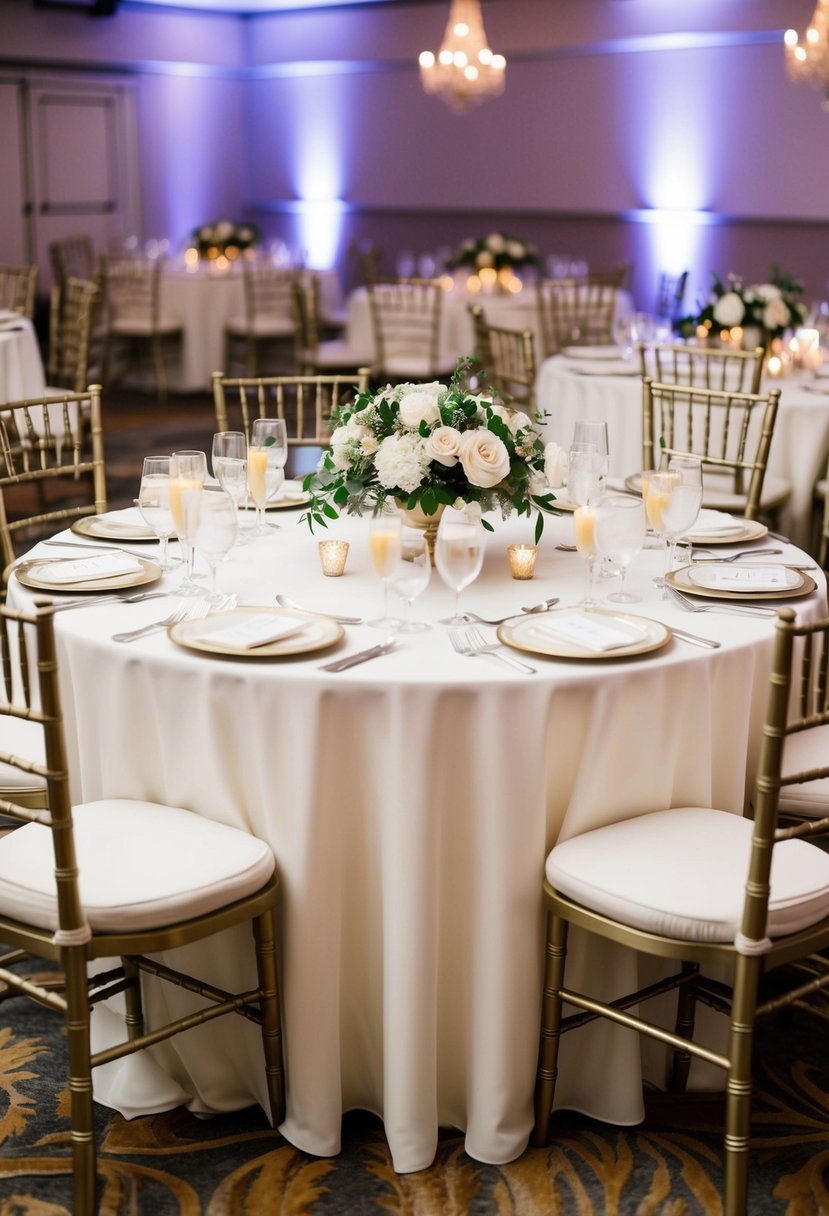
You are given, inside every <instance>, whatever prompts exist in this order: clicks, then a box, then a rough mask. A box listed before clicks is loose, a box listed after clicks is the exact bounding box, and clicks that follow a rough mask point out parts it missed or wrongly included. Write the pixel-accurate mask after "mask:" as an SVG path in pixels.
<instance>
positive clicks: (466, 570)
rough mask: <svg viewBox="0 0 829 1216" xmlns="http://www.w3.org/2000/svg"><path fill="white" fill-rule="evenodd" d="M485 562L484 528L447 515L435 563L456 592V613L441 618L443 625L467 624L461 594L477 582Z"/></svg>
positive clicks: (442, 526) (441, 526)
mask: <svg viewBox="0 0 829 1216" xmlns="http://www.w3.org/2000/svg"><path fill="white" fill-rule="evenodd" d="M483 564H484V535H483V529H482V528H481V527H480V526H479V525H478V524H474V523H471V522H470V521H469V520H466V519H463V518H461V519H457V518H455V519H452V518H448V517H447V515H446V514H444V516H443V518H442V519H441V521H440V525H439V527H438V536H437V541H436V542H435V566H436V567H437V571H438V574H439V575H440V577H441V578H442V579H443V581H444V582H445V583H446V585H447V587H450V588H451V589H452V590H453V591H454V592H455V612H454V614H453V615H452V616H451V617H445V618H444V619H443V620H441V622H440V623H441V625H465V624H467V621H466V620H465V618H464V616H463V615H462V613H461V610H460V594H461V591H463V589H464V587H468V586H469V584H470V583H472V582H474V581H475V579H476V578H477V577H478V575H479V574H480V573H481V567H482V566H483Z"/></svg>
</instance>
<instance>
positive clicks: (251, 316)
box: [224, 260, 297, 376]
mask: <svg viewBox="0 0 829 1216" xmlns="http://www.w3.org/2000/svg"><path fill="white" fill-rule="evenodd" d="M296 277H297V271H295V270H292V269H288V268H286V267H282V266H273V265H271V264H270V263H269V262H266V261H258V262H248V261H247V260H244V261H243V262H242V285H243V289H244V302H245V310H244V313H243V314H242V315H241V316H231V317H228V319H227V320H226V321H225V362H224V366H225V371H229V369H230V366H231V359H232V358H233V355H234V350H235V349H236V348H237V347H240V346H241V347H242V348H243V349H244V352H245V355H244V365H245V370H246V373H247V375H249V376H258V375H259V372H260V361H261V356H262V350H263V348H264V347H266V346H268V345H270V346H273V347H278V346H280V345H283V346H285V347H286V348H287V347H288V346H290V345H291V344H292V343H293V341H294V302H293V286H294V282H295V280H296Z"/></svg>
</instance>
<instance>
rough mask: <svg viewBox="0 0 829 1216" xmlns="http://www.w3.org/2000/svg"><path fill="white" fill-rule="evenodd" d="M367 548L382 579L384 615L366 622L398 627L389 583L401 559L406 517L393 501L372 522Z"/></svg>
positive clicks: (380, 509)
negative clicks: (391, 606)
mask: <svg viewBox="0 0 829 1216" xmlns="http://www.w3.org/2000/svg"><path fill="white" fill-rule="evenodd" d="M368 551H369V556H370V557H371V564H372V565H373V566H374V569H375V571H376V572H377V574H379V575H380V578H381V579H382V580H383V615H382V616H381V617H378V618H377V619H376V620H374V621H367V622H366V624H368V625H371V626H372V628H374V629H392V630H396V629H398V628H399V626H400V621H399V620H398V619H397V618H396V617H392V616H389V583H390V582H391V579H392V578H393V576H394V574H395V571H396V569H397V567H398V565H399V564H400V562H401V560H402V555H403V521H402V519H401V517H400V512H399V511H397V510H396V509H395V508H394V507H393V506H392V505H391V504H390V503H383V505H382V506H381V507H380V508H379V509H378V511H377V512H376V513H375V515H373V516H372V518H371V521H370V522H369V526H368Z"/></svg>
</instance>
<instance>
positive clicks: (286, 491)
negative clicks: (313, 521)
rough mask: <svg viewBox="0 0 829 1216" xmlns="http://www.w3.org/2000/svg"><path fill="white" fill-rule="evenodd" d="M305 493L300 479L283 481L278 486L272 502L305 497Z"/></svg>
mask: <svg viewBox="0 0 829 1216" xmlns="http://www.w3.org/2000/svg"><path fill="white" fill-rule="evenodd" d="M306 497H307V495H306V493H305V491H304V490H303V488H302V482H301V481H283V483H282V485H281V486H280V487H279V490H278V491H277V494H276V496H275V498H274V500H273V501H274V502H290V501H291V499H294V498H295V499H301V498H306Z"/></svg>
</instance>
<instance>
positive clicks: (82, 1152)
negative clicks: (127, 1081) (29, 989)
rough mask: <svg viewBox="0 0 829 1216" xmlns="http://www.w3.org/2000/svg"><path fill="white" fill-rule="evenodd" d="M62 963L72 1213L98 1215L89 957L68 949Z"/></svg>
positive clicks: (78, 951)
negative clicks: (67, 1050) (88, 984)
mask: <svg viewBox="0 0 829 1216" xmlns="http://www.w3.org/2000/svg"><path fill="white" fill-rule="evenodd" d="M63 964H64V971H65V975H66V1006H67V1008H66V1031H67V1045H68V1049H69V1096H70V1104H71V1105H70V1111H71V1124H72V1185H73V1196H74V1207H73V1211H74V1213H75V1216H95V1212H96V1211H97V1205H96V1202H95V1123H94V1115H93V1109H92V1069H91V1066H90V1049H89V999H88V990H87V983H86V955H85V953H84V950H83V948H82V947H81V948H79V947H69V948H68V949H67V950H66V951H65V953H64V958H63Z"/></svg>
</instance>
